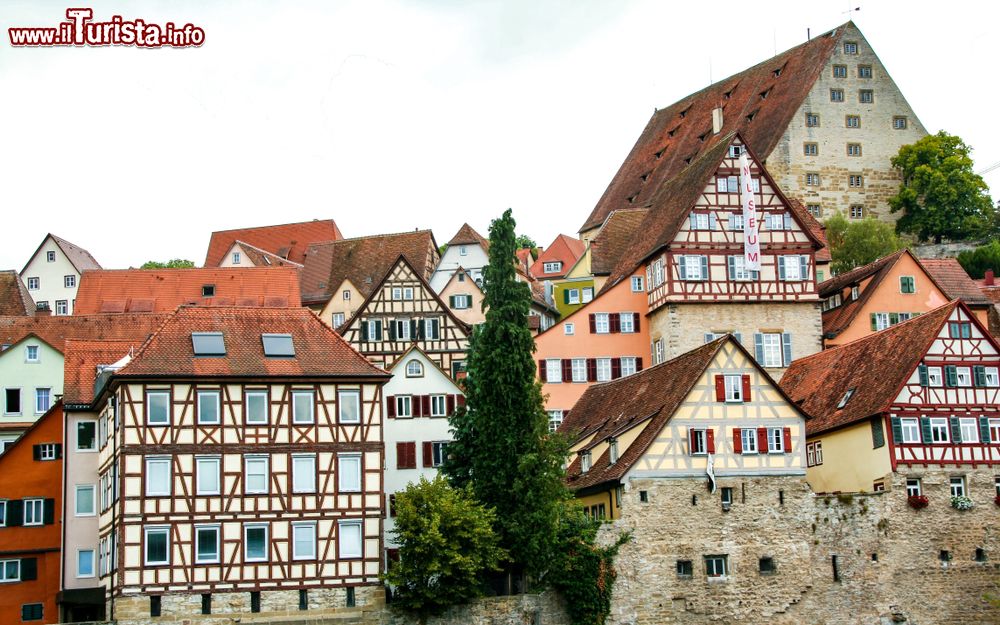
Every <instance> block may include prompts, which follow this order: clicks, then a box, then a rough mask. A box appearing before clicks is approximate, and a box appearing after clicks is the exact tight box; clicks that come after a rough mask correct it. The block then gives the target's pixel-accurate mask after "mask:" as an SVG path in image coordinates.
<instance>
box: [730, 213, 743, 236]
mask: <svg viewBox="0 0 1000 625" xmlns="http://www.w3.org/2000/svg"><path fill="white" fill-rule="evenodd" d="M729 229H730V230H736V231H737V232H739V231H741V230H743V214H742V213H733V214H732V215H730V216H729Z"/></svg>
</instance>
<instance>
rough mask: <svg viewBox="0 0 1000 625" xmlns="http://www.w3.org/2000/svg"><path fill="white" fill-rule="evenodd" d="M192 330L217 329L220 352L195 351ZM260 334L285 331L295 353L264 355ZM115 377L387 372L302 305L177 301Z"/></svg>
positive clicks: (369, 374) (374, 374)
mask: <svg viewBox="0 0 1000 625" xmlns="http://www.w3.org/2000/svg"><path fill="white" fill-rule="evenodd" d="M192 332H221V333H222V336H223V341H224V342H225V348H226V355H225V356H219V357H214V356H196V355H195V354H194V348H193V346H192V340H191V333H192ZM263 334H289V335H291V337H292V345H293V347H294V351H295V356H294V357H290V358H274V357H268V356H267V355H265V354H264V348H263V341H262V338H261V335H263ZM115 375H116V377H148V376H178V377H267V376H284V377H299V376H305V377H344V376H346V377H388V374H387V373H386V372H385V371H384V370H383V369H380V368H379V367H376V366H375V365H373V364H372V363H371V362H369V361H368V359H367V358H365V357H364V356H362V355H361V354H360V353H358V351H357V350H355V349H354V348H353V347H351V346H350V345H349V344H348V343H347V341H345V340H344V339H342V338H341V337H340V335H339V334H337V333H336V332H334V331H333V330H332V329H330V328H329V327H328V326H327V325H326V324H324V323H323V322H322V321H320V319H319V317H317V316H316V315H315V314H314V313H313V312H311V311H310V310H308V309H306V308H301V307H294V308H239V307H232V308H229V307H218V308H206V307H202V306H182V307H180V308H179V309H177V312H176V313H174V314H173V315H171V316H170V317H169V318H168V319H167V320H166V321H165V322H164V323H163V325H162V327H160V329H159V330H157V331H156V333H155V334H153V336H152V337H150V338H149V340H147V341H146V343H145V344H143V345H142V347H141V348H140V349H139V350H137V352H136V354H135V356H134V357H133V358H132V360H131V362H129V363H128V364H127V365H126V366H125V367H123V368H122V369H120V370H118V372H117V373H116V374H115Z"/></svg>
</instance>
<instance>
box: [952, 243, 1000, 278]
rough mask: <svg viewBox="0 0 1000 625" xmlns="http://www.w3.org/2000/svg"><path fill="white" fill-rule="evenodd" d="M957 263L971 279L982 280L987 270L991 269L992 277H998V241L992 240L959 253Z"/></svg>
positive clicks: (999, 244) (999, 274) (999, 270)
mask: <svg viewBox="0 0 1000 625" xmlns="http://www.w3.org/2000/svg"><path fill="white" fill-rule="evenodd" d="M958 262H959V263H960V264H961V265H962V268H963V269H965V271H966V273H968V274H969V275H970V276H972V277H973V278H982V277H983V276H984V275H986V270H987V269H992V270H993V274H994V275H997V276H1000V241H997V240H996V239H993V240H992V241H990V242H989V243H987V244H986V245H980V246H979V247H977V248H976V249H974V250H966V251H964V252H959V254H958Z"/></svg>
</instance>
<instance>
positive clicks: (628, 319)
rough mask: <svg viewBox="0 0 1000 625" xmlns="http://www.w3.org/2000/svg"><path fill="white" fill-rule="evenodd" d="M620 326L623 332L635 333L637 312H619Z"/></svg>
mask: <svg viewBox="0 0 1000 625" xmlns="http://www.w3.org/2000/svg"><path fill="white" fill-rule="evenodd" d="M618 326H619V328H618V329H619V331H620V332H621V333H622V334H635V314H633V313H630V312H623V313H618Z"/></svg>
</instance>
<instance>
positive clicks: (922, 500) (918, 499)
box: [906, 495, 930, 510]
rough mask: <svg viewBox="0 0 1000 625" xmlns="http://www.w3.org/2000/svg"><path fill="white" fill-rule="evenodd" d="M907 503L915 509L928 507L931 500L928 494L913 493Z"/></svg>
mask: <svg viewBox="0 0 1000 625" xmlns="http://www.w3.org/2000/svg"><path fill="white" fill-rule="evenodd" d="M906 503H908V504H910V507H911V508H913V509H914V510H920V509H922V508H926V507H927V505H928V504H929V503H930V500H928V499H927V495H911V496H909V497H907V498H906Z"/></svg>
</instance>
